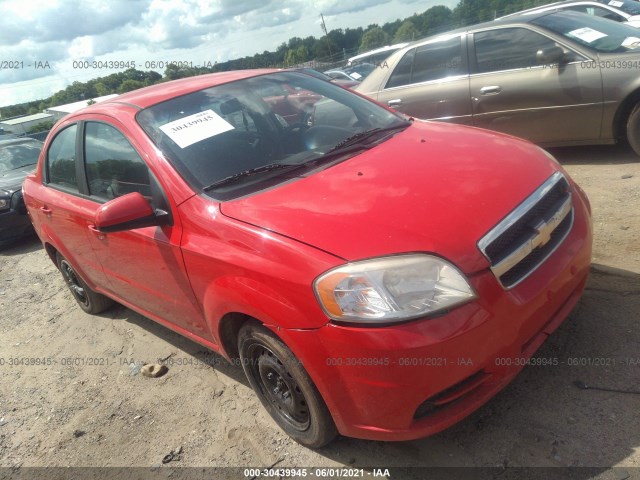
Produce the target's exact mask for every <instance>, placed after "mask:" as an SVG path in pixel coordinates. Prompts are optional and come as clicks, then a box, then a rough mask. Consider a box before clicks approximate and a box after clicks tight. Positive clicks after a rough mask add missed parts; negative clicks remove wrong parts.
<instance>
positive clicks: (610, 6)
mask: <svg viewBox="0 0 640 480" xmlns="http://www.w3.org/2000/svg"><path fill="white" fill-rule="evenodd" d="M558 9H560V10H571V11H573V12H580V13H586V14H587V15H593V16H596V17H600V18H606V19H607V20H613V21H614V22H621V23H626V24H627V25H629V26H631V27H636V28H640V3H638V2H637V1H636V0H567V1H564V2H555V3H550V4H548V5H544V6H541V7H535V8H530V9H527V10H523V11H521V12H518V13H513V14H511V15H505V16H504V17H502V18H510V17H513V16H514V15H521V14H530V13H540V12H548V11H550V10H558ZM502 18H501V19H502Z"/></svg>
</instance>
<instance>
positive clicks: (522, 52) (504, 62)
mask: <svg viewBox="0 0 640 480" xmlns="http://www.w3.org/2000/svg"><path fill="white" fill-rule="evenodd" d="M473 38H474V42H475V47H476V62H477V68H478V72H479V73H486V72H499V71H501V70H513V69H517V68H531V67H534V66H537V65H538V62H537V60H536V53H537V52H538V50H542V49H545V48H550V47H553V46H555V45H556V44H555V42H554V41H553V40H551V39H549V38H547V37H545V36H543V35H540V34H539V33H536V32H532V31H531V30H527V29H526V28H501V29H499V30H489V31H487V32H479V33H475V34H474V35H473Z"/></svg>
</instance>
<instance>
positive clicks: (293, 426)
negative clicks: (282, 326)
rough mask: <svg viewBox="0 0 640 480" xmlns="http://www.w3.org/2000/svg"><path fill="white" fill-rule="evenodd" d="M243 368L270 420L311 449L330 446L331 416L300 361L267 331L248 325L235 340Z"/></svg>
mask: <svg viewBox="0 0 640 480" xmlns="http://www.w3.org/2000/svg"><path fill="white" fill-rule="evenodd" d="M238 348H239V352H240V357H241V360H242V367H243V368H244V371H245V373H246V375H247V378H248V379H249V383H250V384H251V387H252V388H253V389H254V390H255V392H256V394H257V395H258V398H259V399H260V401H261V402H262V404H263V405H264V407H265V408H266V409H267V411H268V412H269V414H270V415H271V417H272V418H273V419H274V420H275V421H276V422H277V423H278V425H280V427H281V428H282V429H283V430H284V431H285V432H286V433H287V434H288V435H289V436H291V437H292V438H293V439H294V440H296V441H297V442H298V443H301V444H302V445H305V446H307V447H310V448H320V447H322V446H324V445H326V444H327V443H329V442H331V441H332V440H333V439H334V438H335V437H336V435H337V430H336V427H335V424H334V422H333V419H332V418H331V414H330V413H329V410H328V408H327V406H326V404H325V403H324V400H323V399H322V396H321V395H320V393H319V392H318V390H317V388H316V387H315V385H314V384H313V382H312V381H311V378H310V377H309V375H308V374H307V372H306V370H305V369H304V367H303V366H302V365H301V363H300V361H299V360H298V359H297V358H296V357H295V355H294V354H293V353H292V352H291V350H289V348H288V347H287V346H286V345H285V344H284V343H283V342H282V341H281V340H280V339H279V338H278V337H276V336H275V335H274V334H273V333H272V332H271V331H270V330H268V329H267V328H265V327H263V326H262V325H260V324H258V323H253V322H250V323H247V324H245V325H244V326H243V327H242V328H241V329H240V333H239V337H238Z"/></svg>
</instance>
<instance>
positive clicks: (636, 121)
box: [627, 103, 640, 156]
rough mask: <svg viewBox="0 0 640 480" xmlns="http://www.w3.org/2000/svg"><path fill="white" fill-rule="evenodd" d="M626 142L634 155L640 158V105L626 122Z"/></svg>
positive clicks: (639, 104)
mask: <svg viewBox="0 0 640 480" xmlns="http://www.w3.org/2000/svg"><path fill="white" fill-rule="evenodd" d="M627 141H628V142H629V145H630V146H631V148H633V151H634V152H635V153H636V155H638V156H640V103H638V104H637V105H636V106H635V107H634V109H633V110H632V111H631V114H630V115H629V118H628V120H627Z"/></svg>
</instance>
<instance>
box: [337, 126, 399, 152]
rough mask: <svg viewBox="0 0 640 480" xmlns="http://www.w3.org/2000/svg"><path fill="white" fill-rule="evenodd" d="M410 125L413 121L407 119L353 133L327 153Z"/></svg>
mask: <svg viewBox="0 0 640 480" xmlns="http://www.w3.org/2000/svg"><path fill="white" fill-rule="evenodd" d="M409 125H411V122H409V121H407V122H404V123H400V124H397V125H391V126H389V127H382V128H380V127H378V128H372V129H371V130H365V131H364V132H359V133H356V134H354V135H351V136H350V137H347V138H345V139H344V140H342V141H341V142H340V143H338V144H337V145H336V146H335V147H333V148H332V149H331V150H329V151H327V152H326V153H333V152H337V151H340V150H342V149H343V148H347V147H350V146H352V145H357V144H360V143H362V141H363V140H366V139H367V138H371V137H373V136H375V135H377V134H379V133H383V132H392V131H394V130H404V129H405V128H407V127H408V126H409ZM325 155H326V154H325Z"/></svg>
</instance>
